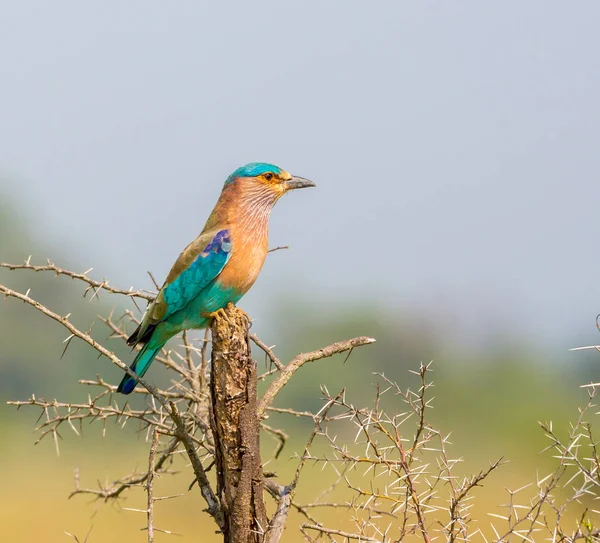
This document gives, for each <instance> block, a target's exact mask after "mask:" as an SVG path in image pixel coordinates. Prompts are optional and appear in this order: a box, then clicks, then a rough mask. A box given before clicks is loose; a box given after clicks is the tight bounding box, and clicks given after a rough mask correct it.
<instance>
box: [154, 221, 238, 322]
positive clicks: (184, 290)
mask: <svg viewBox="0 0 600 543" xmlns="http://www.w3.org/2000/svg"><path fill="white" fill-rule="evenodd" d="M230 255H231V236H230V234H229V230H227V229H223V230H218V231H217V230H212V231H210V232H206V233H204V234H201V235H200V236H199V237H198V238H196V239H195V240H194V241H193V242H192V243H190V244H189V245H188V246H187V247H186V248H185V249H184V251H183V252H182V253H181V254H180V255H179V258H178V259H177V261H176V262H175V264H173V267H172V268H171V271H170V272H169V275H168V276H167V279H166V281H165V284H164V285H163V287H162V288H161V289H160V292H159V293H158V296H157V297H156V300H154V302H153V304H152V306H151V307H149V308H148V312H147V313H146V315H145V317H144V320H145V321H146V318H147V319H148V320H147V323H148V324H157V323H159V322H160V321H162V320H164V319H166V318H168V317H169V316H171V315H172V314H173V313H175V312H177V311H179V310H180V309H183V308H184V307H185V306H186V305H187V304H188V303H190V302H191V301H192V300H193V299H194V298H195V297H196V296H198V294H199V293H200V291H201V290H202V289H203V288H205V287H206V286H207V285H208V284H209V283H210V282H211V281H212V280H213V279H215V278H216V277H217V276H218V275H219V274H220V273H221V271H222V270H223V268H224V267H225V264H227V261H228V260H229V257H230Z"/></svg>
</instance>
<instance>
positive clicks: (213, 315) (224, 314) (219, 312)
mask: <svg viewBox="0 0 600 543" xmlns="http://www.w3.org/2000/svg"><path fill="white" fill-rule="evenodd" d="M230 306H231V308H234V309H236V310H237V311H239V312H240V313H241V314H242V315H243V316H244V318H245V319H246V320H247V321H248V325H249V326H251V325H252V319H251V318H250V315H248V313H246V312H245V311H243V310H242V309H240V308H239V307H236V306H234V305H233V304H232V303H231V302H229V303H228V304H227V306H226V308H227V309H229V308H230ZM202 316H203V317H204V318H205V319H214V318H216V317H220V318H221V319H224V320H225V321H227V322H228V323H229V324H230V325H231V324H233V323H232V322H231V320H230V319H229V316H228V315H227V312H226V311H225V307H221V308H219V309H217V310H216V311H213V312H211V313H202Z"/></svg>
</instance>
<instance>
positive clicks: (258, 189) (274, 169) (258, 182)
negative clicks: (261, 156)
mask: <svg viewBox="0 0 600 543" xmlns="http://www.w3.org/2000/svg"><path fill="white" fill-rule="evenodd" d="M231 185H237V186H239V187H240V189H242V190H243V191H244V192H245V193H247V194H252V193H253V194H255V195H257V196H258V195H261V196H262V198H264V199H265V200H269V201H271V202H272V203H275V202H276V201H277V200H279V198H281V197H282V196H283V195H284V194H285V193H286V192H288V191H290V190H295V189H303V188H306V187H314V186H315V184H314V183H313V182H312V181H309V180H308V179H304V178H303V177H297V176H294V175H291V174H289V173H288V172H286V171H285V170H282V169H281V168H279V167H278V166H275V165H274V164H267V163H265V162H251V163H250V164H246V165H245V166H242V167H241V168H238V169H237V170H235V172H233V173H232V174H231V175H230V176H229V177H228V178H227V181H225V187H228V186H231Z"/></svg>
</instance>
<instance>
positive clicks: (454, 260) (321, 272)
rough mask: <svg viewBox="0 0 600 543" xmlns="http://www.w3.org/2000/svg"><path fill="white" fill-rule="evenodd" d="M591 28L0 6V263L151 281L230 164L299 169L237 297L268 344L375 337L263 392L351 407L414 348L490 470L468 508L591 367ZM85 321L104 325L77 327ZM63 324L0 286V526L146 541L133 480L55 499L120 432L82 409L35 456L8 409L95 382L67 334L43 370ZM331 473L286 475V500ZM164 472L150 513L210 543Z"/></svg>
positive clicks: (487, 507) (337, 13)
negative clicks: (305, 185)
mask: <svg viewBox="0 0 600 543" xmlns="http://www.w3.org/2000/svg"><path fill="white" fill-rule="evenodd" d="M599 17H600V4H598V3H597V2H594V1H593V0H586V1H582V2H578V3H577V4H576V5H575V4H567V3H564V2H559V1H558V0H556V1H554V0H552V1H547V0H535V1H531V2H527V3H523V2H518V1H517V0H508V1H506V2H501V3H489V2H488V3H484V2H480V3H470V4H467V3H461V2H451V3H450V2H447V3H441V2H433V1H431V2H430V1H419V2H395V1H393V0H386V1H382V2H378V3H376V4H373V3H365V2H359V1H357V0H356V1H355V0H349V1H346V2H344V3H343V4H340V3H335V2H321V3H313V4H311V3H306V2H300V1H299V0H293V1H290V2H280V3H274V2H266V1H265V2H263V1H262V0H261V1H259V2H253V3H248V4H238V5H237V6H236V8H235V9H232V8H231V6H230V5H229V4H224V3H223V4H221V3H216V2H213V3H206V2H205V3H203V2H192V1H187V0H182V1H181V2H177V3H176V4H174V3H171V4H165V3H161V2H154V1H144V2H141V1H137V0H136V1H133V2H128V3H122V2H115V1H114V0H109V1H106V2H103V3H101V4H91V3H61V4H57V3H48V2H42V1H40V0H35V1H33V2H26V3H23V2H21V3H18V2H12V3H9V2H5V3H3V4H0V67H1V68H2V70H1V73H2V82H1V84H0V261H12V262H22V261H24V260H25V259H26V258H27V257H28V256H29V255H33V258H32V262H34V263H38V264H41V263H44V262H45V259H46V258H51V259H52V260H53V261H54V262H55V263H57V264H58V265H61V266H63V267H65V268H72V269H75V270H77V271H84V270H87V269H89V268H91V267H93V268H94V271H93V272H91V275H92V276H93V277H95V278H97V279H103V278H108V279H110V281H111V283H112V284H114V285H118V286H121V287H123V288H128V287H129V286H134V287H135V288H151V286H152V283H151V280H150V278H149V277H148V275H147V273H146V272H147V271H152V272H153V274H154V276H155V277H156V278H157V280H158V281H161V280H162V279H163V278H164V276H165V275H166V273H167V272H168V269H169V267H170V265H171V264H172V262H173V261H174V259H175V258H176V257H177V255H178V254H179V252H180V251H181V249H183V247H185V245H186V244H187V243H189V241H191V240H192V239H193V238H194V237H195V236H196V235H197V233H198V232H199V231H200V229H201V228H202V226H203V224H204V220H205V218H206V217H207V216H208V214H209V212H210V210H211V209H212V206H213V203H214V201H215V200H216V198H217V196H218V194H219V191H220V189H221V186H222V183H223V180H224V179H225V178H226V177H227V176H228V175H229V173H231V171H233V170H234V169H235V168H236V167H238V166H240V165H241V164H244V163H246V162H250V161H256V160H258V161H268V162H273V163H275V164H278V165H280V166H281V167H283V168H284V169H286V170H288V171H290V172H292V173H294V174H297V175H301V176H305V177H308V178H310V179H312V180H314V181H315V182H316V183H317V188H316V189H314V190H311V191H299V192H301V193H300V194H292V195H290V196H288V197H286V198H284V199H283V200H282V201H281V202H280V203H278V204H277V207H276V209H275V210H274V212H273V216H272V219H271V230H270V243H271V245H272V246H278V245H290V249H289V250H286V251H278V252H275V253H273V254H271V255H269V257H268V259H267V262H266V265H265V266H264V269H263V271H262V272H261V276H260V278H259V280H258V281H257V283H256V285H255V286H254V287H253V289H252V290H251V291H250V292H249V293H248V294H247V295H246V296H245V298H244V299H243V301H242V303H241V306H242V308H243V309H244V310H246V311H248V313H250V314H251V315H252V316H253V317H254V318H255V321H254V325H253V326H254V328H253V329H254V331H256V332H257V333H258V335H259V336H260V337H261V338H262V339H263V340H264V341H265V342H266V343H268V344H276V352H277V353H278V354H279V355H280V357H281V358H282V359H283V360H289V359H290V358H291V357H292V356H293V355H295V354H296V353H298V352H300V351H306V350H312V349H315V348H318V347H321V346H324V345H326V344H329V343H331V342H333V341H337V340H341V339H346V338H348V337H350V336H354V335H369V336H373V337H375V338H376V339H377V343H376V344H374V345H372V346H369V347H366V348H364V349H359V350H356V351H355V352H354V353H353V354H352V356H351V357H350V359H349V360H348V361H347V362H346V363H343V360H344V357H343V356H340V357H337V358H335V359H333V360H331V361H327V362H325V363H320V364H314V365H310V366H307V367H305V368H303V369H302V371H301V372H300V373H299V374H298V376H297V377H296V378H295V379H294V381H293V382H292V383H291V384H290V385H289V386H288V387H287V388H286V390H285V392H284V394H282V396H281V398H280V399H279V405H287V406H293V407H296V408H302V409H316V408H318V407H319V406H320V402H321V400H320V397H321V393H320V387H321V385H325V386H327V387H328V389H329V390H330V391H332V392H333V391H337V390H339V389H341V388H342V387H347V389H348V397H350V398H351V399H352V401H353V403H355V404H367V403H368V402H369V401H370V399H371V398H372V396H373V393H374V383H375V382H376V380H377V377H376V376H375V375H374V372H379V373H382V372H383V373H385V375H386V376H388V377H389V378H391V379H393V380H396V381H398V383H399V384H400V385H401V386H402V387H406V386H408V385H409V384H411V385H415V382H414V376H413V375H412V374H410V372H409V370H412V369H416V368H417V367H418V366H419V364H420V363H421V362H424V363H427V362H429V361H430V360H433V361H434V363H433V366H432V367H433V369H434V373H433V374H432V376H433V379H434V381H435V387H434V388H433V389H432V393H433V395H434V396H435V399H434V400H433V406H434V408H433V410H432V413H431V418H432V422H433V423H435V424H436V425H438V426H439V427H440V429H441V430H443V431H444V432H447V433H450V432H451V436H452V437H451V441H452V442H453V444H454V445H453V454H454V456H457V457H458V456H463V457H464V464H463V465H462V466H461V468H460V469H461V470H462V472H464V473H468V472H474V471H478V470H479V469H480V468H481V467H484V466H486V465H487V463H488V462H490V461H493V460H495V459H497V458H498V457H500V456H503V457H505V458H507V459H509V460H510V463H509V464H508V465H507V466H504V467H503V468H502V471H501V472H499V473H497V474H495V475H494V476H492V477H491V478H490V479H489V481H488V482H486V484H485V485H484V487H483V488H481V489H477V492H476V494H477V496H478V501H477V505H476V507H475V508H474V512H475V515H476V516H477V518H479V519H480V520H482V521H483V522H484V525H487V524H486V523H488V522H489V518H488V517H487V516H486V515H485V513H486V512H499V511H498V508H497V505H498V504H500V503H504V502H505V501H506V494H505V487H507V486H510V487H518V486H520V485H522V484H524V483H525V482H531V481H533V480H534V479H535V476H536V474H537V473H542V472H544V471H545V470H548V469H549V467H550V455H549V454H544V455H540V454H539V451H540V450H541V449H542V448H543V447H544V446H546V445H547V444H548V443H547V441H546V439H545V438H544V436H543V434H542V432H541V430H540V429H539V427H538V421H540V420H552V421H554V424H555V427H556V428H557V429H558V431H559V433H562V435H565V434H566V432H567V430H568V422H569V421H572V420H574V419H575V418H576V416H577V406H578V405H581V404H582V403H584V402H585V401H586V398H587V393H586V392H585V391H584V390H583V389H581V388H579V387H580V385H581V384H584V383H589V382H590V381H594V382H595V381H600V359H599V355H598V353H596V352H594V351H583V352H576V353H573V352H569V348H572V347H577V346H581V345H591V344H594V343H596V342H598V339H597V335H598V332H597V330H596V327H595V321H594V319H595V316H596V314H597V313H598V312H599V311H600V307H599V304H598V299H597V296H596V293H597V290H598V287H597V282H598V280H597V270H598V269H599V267H600V258H599V255H600V253H598V251H597V250H596V247H597V245H598V240H597V237H598V236H597V234H596V224H597V214H598V201H599V200H600V188H599V187H600V185H599V184H598V178H599V176H600V154H599V153H598V126H600V102H599V101H598V96H599V95H600V71H599V70H597V69H594V67H595V66H596V65H597V51H598V50H600V33H598V31H597V21H598V19H599ZM0 283H3V284H6V285H7V286H9V287H12V288H15V289H17V290H21V291H26V290H27V289H31V293H32V296H34V297H35V298H36V299H39V300H40V301H42V302H44V303H46V304H48V306H50V307H51V308H52V309H53V310H54V311H56V312H58V313H61V314H66V313H69V312H71V313H72V315H73V319H74V321H75V322H76V323H77V324H79V325H80V326H82V327H83V328H86V329H87V328H88V327H89V325H90V324H91V323H92V322H93V321H95V320H97V315H99V314H101V315H106V314H107V313H109V312H110V311H112V310H113V309H114V310H122V309H123V307H121V306H118V305H117V304H118V303H121V301H115V300H113V299H111V298H110V297H108V296H106V295H101V296H100V297H99V299H95V300H94V301H92V302H90V301H89V300H88V299H83V298H82V297H81V293H82V290H81V288H80V286H79V285H77V284H75V283H73V282H72V281H70V280H68V279H65V278H54V277H52V276H50V275H42V274H34V273H28V272H9V271H7V270H5V269H0ZM125 308H128V309H135V308H134V307H133V306H126V307H125ZM94 334H95V335H96V337H97V338H99V339H104V338H105V337H106V336H107V335H108V334H107V331H106V330H104V329H103V326H102V324H101V323H100V322H97V323H96V325H95V328H94ZM66 335H67V334H66V332H65V331H64V330H62V329H61V328H60V326H59V325H58V324H56V323H53V322H51V321H49V320H47V319H44V318H43V317H42V316H41V315H39V314H37V313H36V312H35V311H34V310H32V309H31V308H29V307H25V306H24V305H23V304H21V303H18V302H16V301H15V300H6V301H3V300H0V424H1V430H2V436H3V439H2V447H1V448H0V522H1V525H2V532H1V534H0V539H1V540H3V541H4V540H6V541H10V542H13V541H15V542H30V541H48V542H52V543H53V542H62V541H69V540H70V539H69V537H68V536H67V535H65V532H70V533H72V534H75V535H77V537H78V538H79V539H80V540H83V539H84V538H85V535H86V534H87V533H88V531H89V530H90V528H91V527H93V528H92V531H91V534H90V538H89V541H90V543H93V542H97V541H144V540H145V537H146V536H145V533H144V532H140V527H142V526H143V525H144V519H143V518H141V516H140V514H139V513H133V512H129V511H125V510H124V509H123V507H133V508H143V507H144V495H143V492H142V491H141V490H137V491H133V492H132V493H131V495H129V496H128V498H127V500H126V501H125V502H123V503H122V504H121V503H120V504H113V503H109V504H102V503H97V502H94V501H93V500H91V499H86V498H85V497H81V496H77V497H74V498H73V499H71V500H68V495H69V492H70V491H71V490H72V489H73V485H74V471H75V469H76V468H79V469H80V474H81V482H82V484H84V485H88V486H94V485H95V484H96V481H97V480H100V481H103V480H112V479H113V478H116V477H119V476H122V475H123V474H125V473H127V472H128V471H129V470H131V469H132V467H143V466H145V465H146V462H147V458H146V454H147V446H146V444H145V443H144V436H142V435H138V434H137V433H136V432H135V431H134V430H135V429H134V428H126V429H125V430H124V431H122V430H119V429H118V428H116V427H110V426H109V427H108V428H107V433H106V437H104V438H103V437H102V429H101V428H100V427H99V426H97V425H90V426H89V427H86V428H85V435H84V437H83V438H78V437H77V436H75V435H74V434H73V433H72V432H69V431H65V433H64V435H63V436H62V437H63V439H62V441H61V454H60V456H57V455H56V452H55V448H54V444H53V443H52V442H51V441H43V442H41V443H40V444H38V445H34V443H35V440H36V439H37V437H36V436H35V435H34V433H33V432H32V428H33V426H34V425H35V420H36V418H37V413H34V412H33V411H30V410H27V409H21V410H20V411H17V410H16V409H15V408H13V407H9V406H7V405H6V401H8V400H11V399H25V398H28V397H29V396H30V395H31V394H35V395H36V396H38V397H39V396H42V397H45V398H49V399H51V398H60V399H62V400H63V401H76V400H78V399H81V398H85V397H86V394H87V390H86V389H85V388H83V387H80V386H78V385H77V384H76V383H77V380H78V379H81V378H93V377H94V376H95V375H96V374H101V375H102V377H103V378H105V379H107V380H108V381H111V382H114V383H117V382H118V380H119V379H120V372H119V371H118V370H117V369H115V368H113V367H111V366H110V365H109V364H108V363H107V362H106V361H105V360H102V359H97V358H96V356H95V354H94V353H93V352H91V351H90V350H89V349H87V348H86V347H85V346H83V345H80V344H77V343H74V344H73V345H72V346H71V347H70V348H69V351H68V352H67V354H66V356H65V357H64V358H62V359H61V353H62V350H63V347H64V346H63V340H64V339H65V338H66ZM119 353H121V354H122V355H123V356H124V357H125V358H126V359H127V360H128V359H129V358H127V357H129V356H130V355H129V354H128V352H127V351H126V350H124V349H122V347H119ZM148 376H149V378H150V380H154V381H156V382H157V383H161V382H164V381H163V380H164V379H168V376H167V375H166V374H165V373H162V372H160V371H158V370H157V369H154V368H153V370H152V371H151V372H150V373H149V374H148ZM372 385H373V386H372ZM594 416H595V415H592V417H594ZM283 424H284V426H285V429H286V431H287V432H288V433H289V434H290V435H291V436H293V437H292V439H291V440H290V443H289V444H288V445H287V447H286V449H285V450H284V453H283V454H282V456H281V457H280V458H279V460H278V461H277V462H271V463H270V464H269V465H270V466H272V467H273V469H274V470H275V471H277V472H278V473H279V474H280V476H281V477H282V479H284V478H285V476H286V475H289V474H290V473H291V471H292V470H293V468H294V465H295V463H294V461H293V460H291V459H290V458H291V457H292V456H293V455H294V454H295V453H297V452H300V451H301V450H302V447H303V443H304V440H305V438H306V436H308V434H309V433H310V427H309V426H307V425H306V424H303V423H302V421H298V420H296V419H286V418H284V419H283ZM270 443H271V442H270V438H268V437H267V439H266V444H267V445H268V444H270ZM180 467H181V469H182V470H183V471H185V470H184V469H183V468H184V467H183V466H180ZM330 475H331V474H326V475H322V474H321V472H320V471H319V468H318V467H317V468H314V469H309V470H307V472H306V473H305V478H304V479H303V481H302V485H301V488H300V489H299V493H300V497H302V498H304V497H306V499H310V498H311V496H314V495H315V494H316V493H317V492H318V488H319V487H320V486H321V485H322V484H324V482H325V481H326V480H328V479H327V478H328V477H330ZM188 479H189V477H187V475H186V474H185V473H182V474H181V475H180V476H177V477H174V478H168V477H165V478H162V479H160V481H159V482H158V484H159V485H160V490H159V492H160V493H164V494H167V493H172V492H175V493H178V492H183V493H184V494H185V496H184V497H183V498H180V499H177V500H172V501H166V502H164V503H161V504H160V505H159V507H158V509H157V526H158V527H160V528H164V529H169V530H172V531H174V532H177V533H181V534H182V536H181V537H180V538H179V539H178V540H179V541H197V540H199V538H198V532H201V533H202V538H201V540H203V541H204V540H206V541H213V540H214V541H217V540H218V538H216V537H214V536H213V535H211V534H212V531H213V526H212V524H211V523H210V522H208V521H207V520H206V517H205V515H204V514H202V513H200V510H201V508H202V507H203V503H202V502H201V500H200V498H199V496H198V495H196V494H195V493H194V492H191V493H188V492H187V491H186V489H187V485H188V484H189V480H188ZM346 516H347V515H346ZM340 518H344V514H343V513H341V512H340V511H337V512H336V513H335V514H333V513H331V521H332V523H336V522H338V520H339V519H340ZM296 521H297V519H292V521H291V522H292V523H294V522H296ZM158 537H159V538H160V539H161V540H163V539H165V538H166V536H163V535H159V536H158ZM285 540H286V541H296V540H299V538H298V537H297V534H296V532H293V531H289V532H288V533H287V535H286V539H285Z"/></svg>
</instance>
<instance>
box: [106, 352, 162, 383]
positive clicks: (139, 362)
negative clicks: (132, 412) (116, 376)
mask: <svg viewBox="0 0 600 543" xmlns="http://www.w3.org/2000/svg"><path fill="white" fill-rule="evenodd" d="M163 345H164V343H161V344H160V345H158V346H154V345H153V346H150V343H146V345H144V346H143V347H142V350H141V351H140V352H139V353H138V354H137V356H136V357H135V360H134V361H133V364H131V369H132V370H133V371H135V373H137V374H138V376H139V377H143V376H144V373H146V372H147V371H148V368H149V367H150V364H152V361H153V360H154V357H155V356H156V355H157V354H158V353H159V351H160V350H161V349H162V347H163ZM136 384H137V379H134V378H133V377H130V376H129V375H127V374H126V375H125V377H123V380H122V381H121V383H120V384H119V387H118V388H117V392H121V393H122V394H130V393H131V392H132V391H133V389H134V388H135V385H136Z"/></svg>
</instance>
